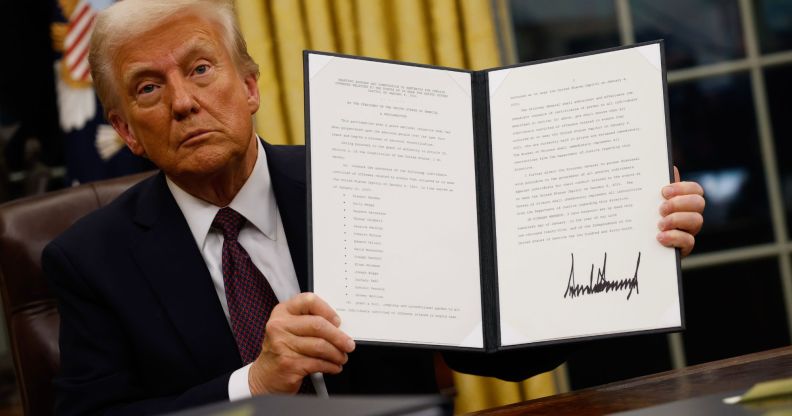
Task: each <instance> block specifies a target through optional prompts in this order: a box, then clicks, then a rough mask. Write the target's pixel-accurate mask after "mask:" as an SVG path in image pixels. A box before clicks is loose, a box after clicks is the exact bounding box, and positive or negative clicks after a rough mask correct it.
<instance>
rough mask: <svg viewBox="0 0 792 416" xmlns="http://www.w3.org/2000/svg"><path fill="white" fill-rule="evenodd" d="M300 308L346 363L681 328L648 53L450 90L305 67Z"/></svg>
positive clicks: (554, 65) (309, 60) (665, 167)
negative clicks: (413, 350)
mask: <svg viewBox="0 0 792 416" xmlns="http://www.w3.org/2000/svg"><path fill="white" fill-rule="evenodd" d="M304 59H305V88H306V134H307V140H306V143H307V145H308V152H309V166H308V170H309V172H308V174H309V175H308V176H309V234H310V235H309V253H310V256H309V257H310V260H309V279H310V285H311V289H312V290H313V291H314V292H315V293H317V294H318V295H319V296H321V297H322V298H323V299H325V300H326V301H328V302H329V303H330V305H331V306H332V307H333V308H335V309H336V311H338V313H339V315H340V316H341V319H342V329H343V330H344V331H346V332H347V333H349V334H350V336H352V337H353V338H355V339H356V340H357V341H358V342H363V343H368V342H370V343H387V344H406V345H421V346H432V347H437V348H462V349H474V350H484V351H496V350H499V349H503V348H516V347H520V346H527V345H537V344H544V343H553V342H566V341H569V340H576V339H589V338H597V337H608V336H615V335H623V334H630V333H645V332H647V331H670V330H675V329H680V328H681V327H682V326H683V322H682V310H681V303H680V290H681V289H680V285H679V259H678V254H677V253H676V251H675V250H674V249H669V248H666V247H663V246H662V245H660V244H659V243H658V242H657V241H656V239H655V235H656V234H657V232H658V230H657V222H658V221H659V219H660V215H659V212H658V207H659V205H660V203H661V202H662V196H661V195H660V189H661V187H662V186H663V185H665V184H668V183H669V182H670V177H671V173H670V172H671V170H670V169H671V161H670V160H669V155H670V149H669V141H668V125H667V117H666V114H667V111H666V98H665V97H666V95H665V89H666V86H665V69H664V65H663V59H662V43H660V42H650V43H646V44H641V45H636V46H632V47H624V48H616V49H611V50H606V51H600V52H596V53H590V54H584V55H578V56H571V57H564V58H561V59H556V60H550V61H543V62H537V63H529V64H523V65H517V66H513V67H507V68H497V69H492V70H486V71H475V72H471V71H462V70H456V69H450V68H441V67H433V66H424V65H415V64H405V63H401V62H394V61H382V60H375V59H368V58H361V57H353V56H344V55H334V54H327V53H321V52H309V51H307V52H305V55H304Z"/></svg>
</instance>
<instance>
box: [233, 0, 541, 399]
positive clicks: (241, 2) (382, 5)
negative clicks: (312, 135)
mask: <svg viewBox="0 0 792 416" xmlns="http://www.w3.org/2000/svg"><path fill="white" fill-rule="evenodd" d="M235 2H236V8H237V15H238V17H239V22H240V27H241V29H242V33H243V35H244V36H245V39H246V40H247V42H248V49H249V51H250V53H251V56H253V58H254V59H255V60H256V62H258V64H259V66H260V68H261V77H260V78H259V90H260V91H261V108H260V109H259V112H258V113H257V115H256V130H257V132H258V133H259V135H261V137H264V138H265V139H266V140H267V141H269V142H270V143H276V144H302V143H304V137H305V132H304V124H303V111H304V109H303V78H302V77H303V62H302V51H303V50H304V49H313V50H321V51H328V52H340V53H345V54H351V55H364V56H371V57H376V58H384V59H396V60H403V61H409V62H417V63H424V64H432V65H442V66H449V67H456V68H467V69H484V68H490V67H495V66H498V65H500V64H501V58H500V54H499V51H498V46H497V40H496V33H495V27H494V23H493V15H492V10H491V4H490V3H491V2H490V0H235ZM454 380H455V385H456V387H457V391H458V398H457V403H456V404H457V411H458V412H469V411H474V410H478V409H482V408H486V407H493V406H498V405H503V404H508V403H513V402H516V401H521V400H526V399H529V398H535V397H540V396H544V395H548V394H553V393H555V387H554V386H555V384H554V382H553V376H552V374H551V373H547V374H543V375H540V376H537V377H534V378H532V379H530V380H527V381H525V382H523V383H508V382H504V381H500V380H494V379H487V378H482V377H474V376H469V375H463V374H454Z"/></svg>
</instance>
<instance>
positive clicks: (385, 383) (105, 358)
mask: <svg viewBox="0 0 792 416" xmlns="http://www.w3.org/2000/svg"><path fill="white" fill-rule="evenodd" d="M265 149H266V153H267V162H268V165H269V170H270V175H271V178H272V185H273V190H274V193H275V198H276V200H277V204H278V208H279V210H280V214H281V218H282V221H283V227H284V229H285V232H286V235H287V240H288V243H289V249H290V251H291V256H292V261H293V263H294V266H295V269H296V272H297V278H298V280H299V285H300V288H301V289H302V290H305V289H306V281H307V280H306V279H307V262H306V246H307V245H306V218H307V217H306V200H305V198H306V184H305V183H306V182H305V173H306V170H305V149H304V148H303V147H301V146H270V145H267V144H265ZM53 215H57V214H53ZM42 264H43V268H44V271H45V273H46V275H47V276H48V278H49V280H50V283H51V287H52V288H53V290H54V292H55V293H56V295H57V297H58V301H59V311H60V314H61V332H60V347H61V374H60V375H59V376H58V377H57V379H56V380H55V386H56V389H57V404H56V411H57V413H58V414H63V415H72V414H75V415H77V414H79V415H83V414H94V413H96V414H133V415H143V414H154V413H162V412H166V411H172V410H177V409H182V408H185V407H191V406H196V405H200V404H204V403H209V402H214V401H222V400H227V399H228V379H229V377H230V375H231V373H232V372H233V371H234V370H236V369H238V368H240V367H241V366H242V363H241V361H240V358H239V353H238V351H237V347H236V343H235V341H234V337H233V335H232V333H231V330H230V328H229V325H228V323H227V321H226V318H225V315H224V314H223V310H222V308H221V306H220V301H219V299H218V297H217V294H216V292H215V289H214V287H213V285H212V280H211V277H210V275H209V271H208V270H207V268H206V265H205V263H204V260H203V257H202V256H201V253H200V251H199V249H198V247H197V245H196V243H195V240H194V239H193V237H192V234H191V232H190V230H189V227H188V225H187V222H186V220H185V219H184V216H183V215H182V213H181V211H180V210H179V207H178V205H177V204H176V201H175V200H174V199H173V196H172V195H171V193H170V191H169V190H168V187H167V185H166V183H165V177H164V175H163V174H162V173H159V174H157V175H155V176H153V177H151V178H149V179H146V180H144V181H143V182H141V183H139V184H137V185H135V186H134V187H132V188H130V189H129V190H128V191H126V192H125V193H124V194H122V195H121V196H120V197H119V198H118V199H116V200H115V201H113V202H112V203H111V204H109V205H108V206H106V207H104V208H101V209H99V210H97V211H95V212H94V213H92V214H90V215H88V216H86V217H85V218H83V219H81V220H80V221H78V222H77V223H76V224H75V225H74V226H73V227H72V228H70V229H69V230H67V231H66V232H65V233H64V234H62V235H61V236H59V237H58V238H57V239H55V240H54V241H53V242H52V243H50V244H49V245H48V246H47V247H46V248H45V250H44V254H43V258H42ZM564 354H565V353H564V352H563V351H561V350H560V349H558V348H554V349H547V348H542V349H533V350H528V351H523V352H509V353H505V354H496V355H489V356H485V355H482V354H477V353H446V354H444V356H445V359H446V361H447V362H448V363H449V365H450V366H451V367H452V368H455V369H457V370H459V371H464V372H473V373H478V374H489V375H495V376H500V377H501V378H506V379H514V380H516V379H522V378H525V377H527V376H530V375H532V374H535V373H538V372H541V371H546V370H548V369H551V368H553V367H555V366H556V365H558V364H559V363H560V362H561V359H562V358H563V357H564ZM325 381H326V383H327V387H328V391H329V392H330V394H331V395H333V394H420V393H436V392H437V385H436V383H435V377H434V367H433V356H432V353H431V352H429V351H425V350H420V349H412V348H391V347H372V346H359V347H358V349H357V350H356V351H355V352H353V353H352V354H351V355H350V360H349V362H348V363H347V365H345V366H344V371H343V372H342V373H341V374H339V375H336V376H325Z"/></svg>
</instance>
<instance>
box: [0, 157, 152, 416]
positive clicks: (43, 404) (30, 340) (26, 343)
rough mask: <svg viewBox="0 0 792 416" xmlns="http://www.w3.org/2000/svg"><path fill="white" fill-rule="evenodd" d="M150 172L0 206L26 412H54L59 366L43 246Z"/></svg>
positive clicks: (0, 254) (2, 268) (1, 254)
mask: <svg viewBox="0 0 792 416" xmlns="http://www.w3.org/2000/svg"><path fill="white" fill-rule="evenodd" d="M151 174H152V172H146V173H142V174H137V175H131V176H125V177H122V178H116V179H110V180H106V181H100V182H93V183H89V184H85V185H81V186H77V187H74V188H69V189H64V190H61V191H57V192H52V193H49V194H44V195H39V196H34V197H29V198H23V199H19V200H16V201H12V202H8V203H6V204H3V205H1V206H0V286H1V289H2V290H1V292H2V299H3V310H4V312H5V321H6V325H7V328H8V335H9V341H10V344H11V352H12V354H13V357H14V367H15V370H16V378H17V383H18V384H19V390H20V394H21V398H22V406H23V407H24V410H25V414H26V415H28V416H38V415H51V414H52V410H53V405H54V390H53V386H52V379H53V377H54V376H55V374H56V373H57V371H58V368H59V367H60V349H59V348H58V333H59V325H60V317H59V315H58V310H57V304H56V301H55V299H54V297H53V296H52V295H51V294H50V292H49V289H48V287H47V282H46V280H45V278H44V275H43V274H42V272H41V252H42V251H43V250H44V246H45V245H47V243H49V242H50V241H51V240H52V239H53V238H55V237H56V236H57V235H58V234H60V233H62V232H63V231H65V230H66V229H67V228H69V226H71V225H72V224H74V222H75V221H77V220H78V219H79V218H81V217H83V216H84V215H86V214H88V213H90V212H91V211H93V210H95V209H97V208H99V207H101V206H104V205H106V204H107V203H108V202H110V201H112V200H113V199H114V198H115V197H116V196H118V195H119V194H120V193H121V192H123V191H124V190H126V189H127V188H129V187H130V186H132V185H133V184H135V183H137V182H139V181H141V180H142V179H144V178H146V177H148V176H150V175H151Z"/></svg>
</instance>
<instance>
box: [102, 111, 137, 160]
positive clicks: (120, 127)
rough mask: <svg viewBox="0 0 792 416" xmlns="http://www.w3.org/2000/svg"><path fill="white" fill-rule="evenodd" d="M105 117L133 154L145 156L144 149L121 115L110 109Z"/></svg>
mask: <svg viewBox="0 0 792 416" xmlns="http://www.w3.org/2000/svg"><path fill="white" fill-rule="evenodd" d="M107 119H108V120H109V121H110V124H111V125H112V126H113V128H114V129H115V131H116V133H118V135H119V136H121V138H122V139H124V143H126V145H127V147H128V148H129V150H131V151H132V153H133V154H135V155H137V156H142V157H145V156H146V150H145V149H143V146H142V145H141V144H140V142H139V141H138V140H137V139H136V138H135V135H134V133H132V130H130V128H129V124H128V123H127V122H126V120H124V117H122V116H121V114H119V113H118V112H117V111H116V110H110V111H109V112H108V113H107Z"/></svg>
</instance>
